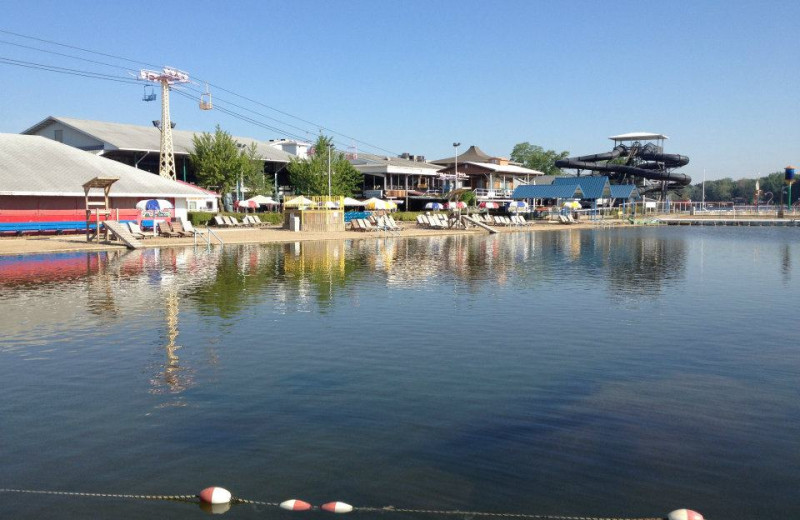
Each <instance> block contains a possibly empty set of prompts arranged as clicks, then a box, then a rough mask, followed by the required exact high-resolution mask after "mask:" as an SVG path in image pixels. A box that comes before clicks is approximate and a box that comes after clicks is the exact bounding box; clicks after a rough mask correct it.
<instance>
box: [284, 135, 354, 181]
mask: <svg viewBox="0 0 800 520" xmlns="http://www.w3.org/2000/svg"><path fill="white" fill-rule="evenodd" d="M332 145H333V139H332V138H330V137H326V136H324V135H320V136H319V137H318V138H317V142H316V143H315V144H314V152H313V154H312V155H311V156H310V157H309V158H308V159H298V158H292V159H291V161H290V162H289V166H288V170H289V183H290V184H291V185H292V186H294V188H295V189H296V190H297V191H299V192H300V193H302V194H304V195H327V194H328V155H329V154H330V167H331V195H338V196H351V195H353V194H355V192H357V191H359V189H360V187H361V185H362V184H363V182H364V176H363V175H362V174H361V173H360V172H359V171H358V170H356V169H355V168H354V167H353V165H352V164H350V162H349V161H348V160H347V159H346V158H345V156H344V154H343V153H341V152H336V151H335V149H334V148H333V146H332Z"/></svg>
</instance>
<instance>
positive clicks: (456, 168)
mask: <svg viewBox="0 0 800 520" xmlns="http://www.w3.org/2000/svg"><path fill="white" fill-rule="evenodd" d="M459 146H461V143H453V148H455V149H456V157H455V160H456V163H455V167H454V170H453V190H455V189H456V188H457V187H458V147H459Z"/></svg>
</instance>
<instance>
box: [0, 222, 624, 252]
mask: <svg viewBox="0 0 800 520" xmlns="http://www.w3.org/2000/svg"><path fill="white" fill-rule="evenodd" d="M626 224H627V223H624V222H622V221H612V222H609V221H604V223H603V225H606V226H607V225H626ZM597 226H598V224H596V223H592V222H590V221H584V222H580V221H579V222H577V223H575V224H571V225H568V226H567V225H564V224H560V223H556V222H541V223H535V224H533V225H529V226H525V227H507V228H504V227H498V228H496V229H497V231H498V232H500V233H528V232H531V231H563V230H566V229H586V228H593V227H597ZM199 229H200V230H201V231H204V230H205V228H199ZM212 229H213V230H214V233H216V234H217V235H218V236H219V237H220V238H221V239H222V240H223V242H224V243H225V245H228V244H271V243H285V242H305V241H310V240H371V239H379V238H385V237H386V236H391V237H424V236H436V235H452V234H466V235H480V234H487V233H488V232H487V231H485V230H483V229H468V230H463V229H461V230H450V229H443V230H440V229H425V228H420V227H418V226H417V225H416V224H412V223H408V222H406V223H404V224H403V230H402V231H399V232H393V233H391V234H388V235H387V234H386V233H383V232H370V233H367V232H360V231H339V232H331V233H313V232H306V231H289V230H287V229H283V228H281V227H277V226H274V227H265V228H244V229H228V228H221V229H220V228H212ZM140 242H141V243H142V245H143V246H144V247H148V248H150V247H156V248H157V247H175V246H191V245H193V244H194V243H195V240H194V238H191V237H189V238H163V237H150V238H147V239H145V240H141V241H140ZM197 243H198V244H201V245H206V242H205V239H204V238H198V240H197ZM212 244H213V245H219V242H217V241H216V240H213V237H212ZM111 249H125V246H124V245H122V244H120V243H119V242H117V241H112V242H100V243H98V242H86V237H85V235H50V236H23V237H4V238H0V256H4V255H25V254H38V253H59V252H65V251H104V250H111Z"/></svg>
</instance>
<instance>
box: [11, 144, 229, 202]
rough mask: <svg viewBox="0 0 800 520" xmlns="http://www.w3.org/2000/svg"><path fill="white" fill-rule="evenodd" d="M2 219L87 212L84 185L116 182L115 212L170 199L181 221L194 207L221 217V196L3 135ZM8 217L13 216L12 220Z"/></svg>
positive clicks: (85, 155)
mask: <svg viewBox="0 0 800 520" xmlns="http://www.w3.org/2000/svg"><path fill="white" fill-rule="evenodd" d="M0 151H1V152H2V153H0V217H2V216H3V214H4V213H7V214H11V213H15V214H16V213H19V214H20V215H21V214H22V213H23V212H54V211H55V212H59V211H72V212H77V213H76V214H82V213H83V211H84V210H85V207H86V206H85V193H84V189H83V184H84V183H86V182H87V181H89V180H91V179H93V178H95V177H113V178H117V179H118V180H117V181H116V182H114V184H113V185H112V186H111V190H110V193H109V202H110V204H109V206H110V207H111V208H112V209H134V208H135V207H136V203H137V202H139V201H141V200H145V199H165V200H168V201H169V202H171V203H172V204H173V206H174V207H175V216H183V217H186V213H187V211H188V210H189V208H190V207H191V206H192V204H194V205H195V206H196V207H200V206H202V207H203V208H208V209H209V210H212V211H216V199H217V194H216V193H213V192H209V191H207V190H203V189H201V188H198V187H196V186H192V185H190V184H187V183H183V182H180V181H173V180H169V179H165V178H163V177H160V176H158V175H152V174H149V173H147V172H144V171H142V170H137V169H136V168H132V167H130V166H127V165H125V164H121V163H119V162H117V161H111V160H108V159H106V158H104V157H98V156H96V155H92V154H89V153H86V152H82V151H80V150H78V149H76V148H74V147H71V146H67V145H65V144H61V143H57V142H55V141H53V140H52V139H46V138H43V137H41V136H30V135H18V134H0ZM6 216H7V215H6Z"/></svg>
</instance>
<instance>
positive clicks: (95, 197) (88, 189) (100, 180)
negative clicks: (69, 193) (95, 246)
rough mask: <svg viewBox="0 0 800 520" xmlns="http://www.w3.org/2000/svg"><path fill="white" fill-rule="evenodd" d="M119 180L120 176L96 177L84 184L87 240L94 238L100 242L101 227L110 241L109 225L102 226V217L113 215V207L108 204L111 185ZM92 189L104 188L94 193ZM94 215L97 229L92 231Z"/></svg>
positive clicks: (106, 218) (106, 238)
mask: <svg viewBox="0 0 800 520" xmlns="http://www.w3.org/2000/svg"><path fill="white" fill-rule="evenodd" d="M118 180H119V177H95V178H94V179H92V180H90V181H87V182H86V183H84V185H83V193H84V194H85V195H86V241H87V242H91V241H92V239H95V241H97V242H100V233H101V227H102V228H103V233H104V235H105V240H106V241H108V227H106V226H101V224H100V222H101V220H100V218H101V217H102V218H103V220H108V218H109V216H111V208H110V207H109V205H108V192H109V191H111V185H113V184H114V183H115V182H117V181H118ZM92 189H102V190H103V192H102V194H101V193H98V192H97V191H95V192H94V193H92ZM101 197H102V198H101ZM92 215H94V222H95V229H94V231H92V228H91V221H92Z"/></svg>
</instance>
